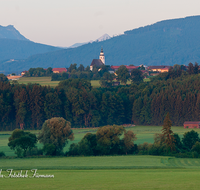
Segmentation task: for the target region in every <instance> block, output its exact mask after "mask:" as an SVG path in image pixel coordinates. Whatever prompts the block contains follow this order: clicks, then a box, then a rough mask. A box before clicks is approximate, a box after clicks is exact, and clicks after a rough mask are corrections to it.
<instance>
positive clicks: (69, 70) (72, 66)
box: [68, 63, 77, 73]
mask: <svg viewBox="0 0 200 190" xmlns="http://www.w3.org/2000/svg"><path fill="white" fill-rule="evenodd" d="M76 66H77V64H76V63H74V64H71V65H70V67H69V69H68V72H70V73H71V72H72V71H73V70H76V69H77V68H76Z"/></svg>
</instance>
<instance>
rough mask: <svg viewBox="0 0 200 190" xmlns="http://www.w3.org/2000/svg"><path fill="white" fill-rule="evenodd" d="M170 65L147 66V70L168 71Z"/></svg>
mask: <svg viewBox="0 0 200 190" xmlns="http://www.w3.org/2000/svg"><path fill="white" fill-rule="evenodd" d="M169 68H170V66H149V67H147V70H149V71H153V72H160V73H163V72H169Z"/></svg>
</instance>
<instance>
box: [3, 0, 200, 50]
mask: <svg viewBox="0 0 200 190" xmlns="http://www.w3.org/2000/svg"><path fill="white" fill-rule="evenodd" d="M193 15H200V1H199V0H0V25H2V26H7V25H9V24H11V25H14V26H15V28H16V29H17V30H19V31H20V33H21V34H22V35H24V36H25V37H26V38H28V39H30V40H32V41H34V42H39V43H43V44H49V45H54V46H64V47H67V46H70V45H72V44H74V43H78V42H80V43H81V42H87V41H90V40H95V39H97V38H99V37H100V36H102V35H103V34H105V33H107V34H109V35H110V36H113V35H117V34H122V33H123V32H124V31H126V30H131V29H134V28H138V27H140V26H145V25H149V24H153V23H155V22H157V21H161V20H166V19H173V18H182V17H186V16H193Z"/></svg>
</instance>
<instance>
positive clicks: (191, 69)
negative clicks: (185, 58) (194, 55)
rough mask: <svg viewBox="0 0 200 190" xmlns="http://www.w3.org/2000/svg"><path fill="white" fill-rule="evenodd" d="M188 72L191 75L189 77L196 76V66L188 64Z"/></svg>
mask: <svg viewBox="0 0 200 190" xmlns="http://www.w3.org/2000/svg"><path fill="white" fill-rule="evenodd" d="M187 72H188V73H189V75H192V74H194V66H193V64H192V63H189V64H188V70H187Z"/></svg>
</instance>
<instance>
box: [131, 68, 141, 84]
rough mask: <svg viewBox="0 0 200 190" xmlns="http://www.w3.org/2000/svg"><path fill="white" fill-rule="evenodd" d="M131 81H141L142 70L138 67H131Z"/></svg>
mask: <svg viewBox="0 0 200 190" xmlns="http://www.w3.org/2000/svg"><path fill="white" fill-rule="evenodd" d="M130 78H131V81H132V82H135V83H139V82H142V81H143V76H142V71H141V70H139V69H133V70H132V71H131V77H130Z"/></svg>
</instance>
